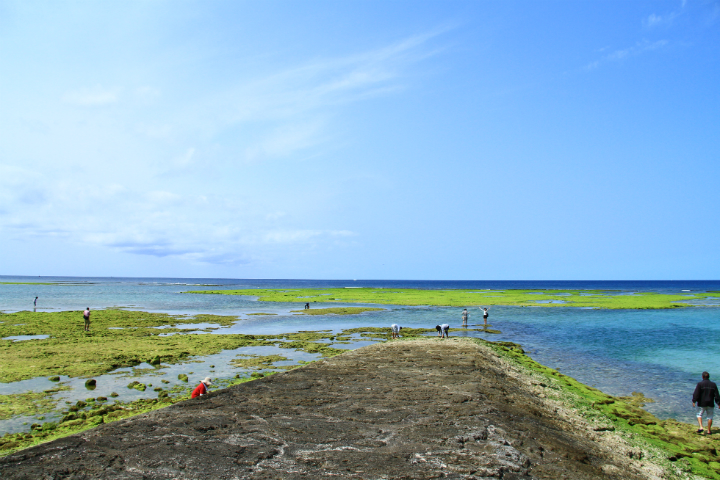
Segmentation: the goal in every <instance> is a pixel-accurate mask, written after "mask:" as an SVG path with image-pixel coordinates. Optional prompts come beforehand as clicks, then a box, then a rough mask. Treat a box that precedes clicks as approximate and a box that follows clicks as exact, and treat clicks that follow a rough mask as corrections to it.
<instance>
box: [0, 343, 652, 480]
mask: <svg viewBox="0 0 720 480" xmlns="http://www.w3.org/2000/svg"><path fill="white" fill-rule="evenodd" d="M541 391H542V387H541V386H538V385H537V384H536V383H534V382H533V379H532V378H531V377H530V376H529V375H527V374H526V373H524V372H523V371H521V370H520V369H518V368H516V367H514V366H513V365H511V364H509V362H506V361H504V360H503V359H502V358H501V357H499V356H498V355H496V354H495V353H494V352H493V350H492V349H491V348H489V347H487V346H484V345H480V344H477V343H475V342H472V341H467V340H462V339H452V338H451V339H447V340H440V339H437V338H432V339H421V340H409V341H396V342H386V343H383V344H375V345H371V346H368V347H365V348H362V349H359V350H355V351H351V352H348V353H346V354H344V355H340V356H337V357H333V358H331V359H329V360H323V361H319V362H316V363H313V364H310V365H308V366H305V367H303V368H298V369H295V370H292V371H289V372H286V373H281V374H277V375H272V376H270V377H267V378H263V379H260V380H257V381H254V382H249V383H245V384H241V385H237V386H234V387H231V388H228V389H225V390H221V391H218V392H214V393H210V394H209V395H206V396H204V397H200V398H197V399H193V400H188V401H186V402H181V403H178V404H176V405H173V406H171V407H168V408H164V409H162V410H157V411H154V412H151V413H149V414H145V415H141V416H138V417H134V418H131V419H127V420H121V421H117V422H114V423H110V424H105V425H100V426H99V427H97V428H95V429H92V430H88V431H86V432H83V433H81V434H78V435H73V436H70V437H66V438H63V439H59V440H55V441H52V442H49V443H46V444H43V445H39V446H37V447H34V448H30V449H27V450H24V451H20V452H17V453H15V454H13V455H10V456H8V457H5V458H2V459H0V477H1V478H3V479H19V478H27V479H30V478H32V479H40V478H43V479H59V478H63V479H76V478H77V479H81V478H108V479H110V478H112V479H197V478H218V479H235V478H288V479H293V478H297V479H299V478H331V477H334V478H337V477H350V478H440V477H442V478H458V479H460V478H467V479H472V478H475V479H480V478H503V479H525V478H527V479H530V478H552V479H558V478H568V479H591V478H592V479H594V478H610V479H612V478H616V479H639V478H653V477H658V476H662V471H661V470H660V469H659V468H657V467H655V466H653V465H652V464H649V463H647V462H644V463H641V462H640V460H638V457H642V454H641V453H639V452H637V451H635V450H633V448H632V447H630V446H628V445H627V444H625V443H624V441H623V440H622V439H621V438H620V437H618V436H617V435H615V434H614V433H613V432H602V431H593V428H592V426H591V425H589V424H587V423H586V422H585V421H584V420H583V419H582V418H581V417H580V416H579V415H577V414H575V413H574V412H573V411H572V410H568V409H565V408H563V407H562V404H561V403H560V402H557V401H555V400H551V399H547V398H542V397H544V396H545V395H543V394H542V393H541Z"/></svg>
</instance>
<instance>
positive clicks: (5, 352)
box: [0, 310, 426, 382]
mask: <svg viewBox="0 0 720 480" xmlns="http://www.w3.org/2000/svg"><path fill="white" fill-rule="evenodd" d="M78 319H79V321H78ZM0 320H1V321H3V322H4V323H3V324H0V336H10V335H26V334H46V335H49V336H50V338H46V339H42V340H34V341H33V342H11V341H1V340H0V364H2V365H3V368H2V369H1V370H0V382H14V381H18V380H25V379H30V378H35V377H41V376H47V377H51V376H52V377H57V376H60V375H66V376H69V377H93V376H97V375H101V374H105V373H110V372H113V371H114V370H117V369H119V368H127V367H136V366H138V365H140V364H142V363H150V364H153V365H154V368H153V369H134V370H133V371H132V372H116V373H117V374H119V375H125V376H129V377H131V376H135V375H144V374H148V373H155V374H157V375H163V374H164V372H162V368H164V366H167V365H169V364H175V363H180V362H188V361H192V358H193V357H203V356H206V355H211V354H215V353H219V352H221V351H223V350H234V349H237V348H240V347H260V346H278V347H280V348H289V349H297V350H303V351H305V352H309V353H317V354H320V355H321V356H323V357H331V356H334V355H338V354H340V353H342V352H343V351H344V350H342V349H337V348H333V347H332V346H331V345H328V344H327V341H328V340H330V341H333V340H337V341H338V342H347V341H350V340H351V339H350V337H349V335H351V334H352V333H356V331H355V330H352V331H350V332H349V333H347V332H343V333H341V334H339V335H335V334H333V333H332V332H331V331H317V332H297V333H288V334H278V335H242V334H214V335H195V334H189V333H188V332H187V330H183V329H174V328H163V329H158V328H153V327H158V326H165V325H168V324H173V325H177V324H185V325H188V324H197V323H214V324H219V325H231V324H232V323H234V322H235V321H237V318H236V317H224V316H218V315H196V316H193V317H186V316H181V317H174V316H171V315H166V314H161V313H147V312H135V311H125V310H98V311H95V312H93V316H92V324H91V330H90V332H85V331H83V322H82V313H81V312H52V313H48V312H38V313H36V312H17V313H11V314H0ZM118 326H121V327H123V330H116V329H111V328H110V327H118ZM360 330H362V331H363V332H364V333H363V335H364V336H366V337H371V338H377V339H386V338H388V336H389V329H379V330H381V331H382V333H379V332H376V333H373V334H372V335H371V333H372V332H375V331H374V330H372V329H360ZM360 330H357V333H359V332H360ZM417 331H418V332H420V330H417ZM422 331H423V332H424V331H426V330H422ZM171 332H175V333H178V334H177V335H171V336H162V335H161V334H166V333H171ZM413 332H414V330H412V329H404V330H403V335H412V334H414V333H413Z"/></svg>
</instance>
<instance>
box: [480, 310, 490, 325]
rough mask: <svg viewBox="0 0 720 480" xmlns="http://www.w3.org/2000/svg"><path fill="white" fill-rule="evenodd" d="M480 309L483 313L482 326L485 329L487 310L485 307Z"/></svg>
mask: <svg viewBox="0 0 720 480" xmlns="http://www.w3.org/2000/svg"><path fill="white" fill-rule="evenodd" d="M480 309H481V310H482V311H483V324H484V325H485V326H486V327H487V318H488V309H487V307H485V308H482V307H481V308H480Z"/></svg>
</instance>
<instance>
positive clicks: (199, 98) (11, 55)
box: [0, 0, 720, 279]
mask: <svg viewBox="0 0 720 480" xmlns="http://www.w3.org/2000/svg"><path fill="white" fill-rule="evenodd" d="M719 47H720V2H718V1H717V0H715V1H710V0H696V1H693V0H687V1H680V0H678V1H669V2H661V1H657V2H643V1H633V2H620V1H617V2H606V1H602V2H601V1H598V2H589V1H588V2H571V1H566V2H560V1H546V2H530V1H525V2H510V1H503V2H484V1H470V2H463V1H448V2H439V1H433V2H418V1H411V2H405V1H392V2H387V1H378V2H375V1H367V0H364V1H343V2H330V1H328V2H318V1H304V2H291V1H283V2H280V1H267V2H265V1H263V2H261V1H255V2H240V1H227V2H222V1H214V2H192V1H184V2H164V1H152V2H148V1H138V2H132V1H130V2H90V1H86V2H55V1H53V2H35V1H30V2H28V1H18V2H6V1H0V242H1V244H2V248H0V274H5V275H12V274H15V275H79V276H91V275H92V276H95V275H96V276H185V277H230V278H358V279H361V278H362V279H368V278H369V279H372V278H374V279H715V278H717V277H718V273H717V272H718V267H719V266H720V253H718V248H717V245H718V240H720V238H719V237H720V226H719V222H718V221H717V218H718V214H717V212H718V207H719V206H720V205H719V204H720V202H719V200H720V195H719V194H718V192H719V191H720V189H719V188H718V180H719V179H720V166H719V163H720V162H719V161H718V160H720V159H719V155H720V154H719V152H720V114H719V112H720V95H719V94H718V93H719V92H720V90H719V88H718V85H720V54H719V53H720V52H719Z"/></svg>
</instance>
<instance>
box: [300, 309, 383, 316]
mask: <svg viewBox="0 0 720 480" xmlns="http://www.w3.org/2000/svg"><path fill="white" fill-rule="evenodd" d="M382 310H385V309H384V308H373V307H337V308H306V309H305V310H291V313H295V314H300V315H357V314H359V313H363V312H377V311H382Z"/></svg>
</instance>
